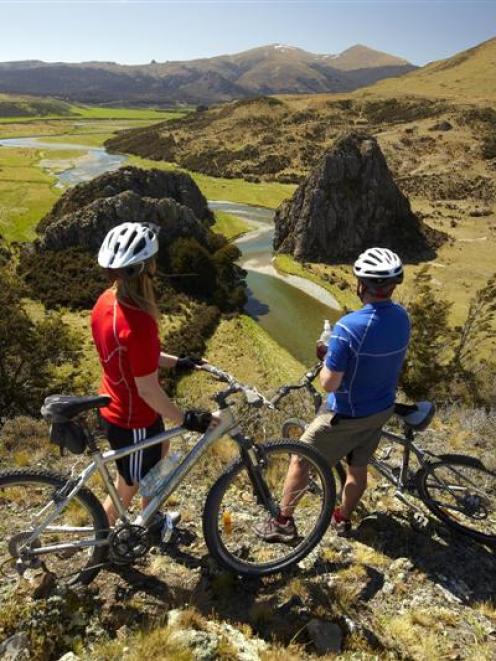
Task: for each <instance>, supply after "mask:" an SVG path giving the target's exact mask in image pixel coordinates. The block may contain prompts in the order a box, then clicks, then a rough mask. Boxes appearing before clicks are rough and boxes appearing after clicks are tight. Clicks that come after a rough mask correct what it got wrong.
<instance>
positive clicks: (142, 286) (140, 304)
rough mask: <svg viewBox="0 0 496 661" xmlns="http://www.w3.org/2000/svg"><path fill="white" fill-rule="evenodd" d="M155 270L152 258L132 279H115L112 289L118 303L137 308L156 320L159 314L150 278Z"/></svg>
mask: <svg viewBox="0 0 496 661" xmlns="http://www.w3.org/2000/svg"><path fill="white" fill-rule="evenodd" d="M155 268H156V266H155V258H153V257H152V258H151V259H149V260H148V261H147V262H145V264H144V268H143V270H142V271H141V273H140V274H139V275H137V276H135V277H132V278H126V277H123V278H117V280H116V281H115V282H114V287H113V288H114V291H115V295H116V298H117V300H118V301H119V303H121V304H122V305H128V306H129V305H131V306H133V307H137V308H139V309H140V310H143V311H144V312H147V313H148V314H149V315H151V316H152V317H153V318H154V319H155V320H157V319H158V317H159V314H160V312H159V309H158V306H157V300H156V298H155V290H154V288H153V281H152V278H151V276H153V274H154V273H155Z"/></svg>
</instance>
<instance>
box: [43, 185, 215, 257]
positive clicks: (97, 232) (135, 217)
mask: <svg viewBox="0 0 496 661" xmlns="http://www.w3.org/2000/svg"><path fill="white" fill-rule="evenodd" d="M126 221H139V222H144V223H155V224H156V225H158V226H159V227H160V232H159V242H160V244H161V245H162V246H167V245H168V244H170V243H171V242H172V241H173V240H174V239H176V238H178V237H188V238H194V239H196V240H197V241H199V242H200V243H201V244H205V242H206V238H207V232H208V229H207V227H205V225H204V224H203V223H202V222H201V221H200V220H198V218H197V217H196V215H195V213H194V212H193V210H192V209H191V208H190V207H187V206H183V205H182V204H179V203H177V202H175V201H174V200H173V199H172V198H169V197H163V198H162V199H157V198H152V197H140V196H139V195H138V194H137V193H134V192H132V191H130V190H125V191H124V192H119V193H117V194H116V195H114V196H112V197H103V198H102V197H101V198H99V199H95V200H94V201H91V202H90V203H89V204H87V205H86V206H83V207H82V208H80V209H78V210H74V211H73V212H68V213H66V214H64V215H61V216H60V217H58V218H57V217H56V218H54V219H53V220H52V221H51V222H50V224H49V225H48V226H47V227H46V229H45V230H44V233H43V235H42V236H41V238H40V239H39V241H38V242H37V244H38V245H37V247H38V249H40V250H65V249H66V248H70V247H79V248H82V249H84V250H87V251H89V252H91V253H96V252H98V249H99V248H100V245H101V243H102V241H103V239H104V238H105V235H106V234H107V232H108V231H109V230H110V229H112V227H115V226H116V225H119V224H120V223H123V222H126Z"/></svg>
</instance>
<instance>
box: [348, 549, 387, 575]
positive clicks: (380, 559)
mask: <svg viewBox="0 0 496 661" xmlns="http://www.w3.org/2000/svg"><path fill="white" fill-rule="evenodd" d="M354 552H355V553H354V558H353V559H354V561H355V562H357V563H359V564H361V565H372V566H373V567H378V568H381V569H384V568H386V567H388V566H389V565H390V564H391V558H388V556H386V555H384V554H383V553H380V552H379V551H376V550H375V549H374V548H371V547H370V546H366V545H365V544H360V543H359V542H357V543H355V544H354Z"/></svg>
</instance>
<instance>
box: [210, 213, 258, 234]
mask: <svg viewBox="0 0 496 661" xmlns="http://www.w3.org/2000/svg"><path fill="white" fill-rule="evenodd" d="M250 228H251V226H250V224H249V223H247V222H245V221H244V220H241V218H238V217H237V216H232V215H231V214H230V213H225V212H224V211H216V213H215V225H214V226H213V227H212V229H213V231H214V232H217V233H218V234H223V235H224V236H225V237H226V238H227V239H235V238H237V237H238V236H240V234H244V233H245V232H248V231H249V230H250Z"/></svg>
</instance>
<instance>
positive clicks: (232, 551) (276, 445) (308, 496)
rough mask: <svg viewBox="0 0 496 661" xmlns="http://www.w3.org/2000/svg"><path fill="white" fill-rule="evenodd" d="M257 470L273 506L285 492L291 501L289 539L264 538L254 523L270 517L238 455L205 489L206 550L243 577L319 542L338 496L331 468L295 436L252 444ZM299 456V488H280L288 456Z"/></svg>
mask: <svg viewBox="0 0 496 661" xmlns="http://www.w3.org/2000/svg"><path fill="white" fill-rule="evenodd" d="M256 448H257V454H258V463H257V468H256V470H257V472H258V475H259V477H260V478H261V480H262V483H263V485H264V492H265V494H266V495H268V497H269V499H270V500H271V501H272V503H274V504H275V505H276V506H277V505H278V504H279V503H280V501H281V499H282V498H283V495H284V496H285V497H286V498H288V497H289V499H290V500H291V502H292V503H293V504H294V508H295V509H294V515H293V516H294V523H295V525H296V531H297V532H296V535H295V538H294V539H293V540H291V541H288V540H286V541H274V540H272V541H267V540H265V539H263V538H261V537H260V536H259V535H257V534H256V532H255V526H259V524H260V523H261V522H263V521H264V520H267V519H268V518H270V517H271V514H270V512H269V511H268V510H267V508H266V504H264V502H262V501H263V500H265V502H267V500H266V499H264V498H260V497H259V495H258V491H257V489H255V488H254V486H253V481H252V478H253V476H251V477H250V475H249V472H248V469H247V466H246V464H245V463H244V462H243V461H242V460H239V461H237V462H235V463H234V464H233V465H232V466H231V467H230V468H228V470H227V471H226V472H225V473H224V474H223V475H221V477H220V478H219V479H218V480H217V482H216V483H215V484H214V486H213V487H212V489H211V491H210V493H209V494H208V497H207V501H206V504H205V510H204V513H203V533H204V536H205V541H206V543H207V546H208V549H209V551H210V553H211V554H212V555H213V556H214V558H215V559H216V560H217V561H218V562H219V563H220V564H222V565H223V566H224V567H226V568H227V569H229V570H231V571H233V572H235V573H237V574H242V575H245V576H265V575H267V574H272V573H275V572H278V571H281V570H283V569H287V568H288V567H290V566H291V565H293V564H295V563H297V562H299V561H300V560H301V559H302V558H304V557H305V556H306V555H308V553H310V551H311V550H312V549H313V548H314V547H315V546H316V545H317V544H318V543H319V541H320V540H321V538H322V536H323V535H324V533H325V531H326V529H327V527H328V525H329V521H330V518H331V513H332V509H333V507H334V503H335V498H336V487H335V483H334V478H333V476H332V471H330V470H329V467H328V466H327V464H326V462H325V460H324V458H323V457H322V456H321V455H320V454H319V453H318V452H317V451H316V450H314V449H313V448H312V447H310V446H308V445H306V444H304V443H298V442H297V441H287V440H283V441H276V442H272V443H267V444H265V445H259V446H256ZM295 459H298V460H299V462H300V464H299V465H300V466H301V467H302V470H303V474H304V475H305V478H304V480H303V482H302V483H300V484H299V486H298V488H297V489H293V490H291V489H290V490H289V491H288V487H287V486H286V488H284V485H285V480H286V476H287V474H288V469H289V466H290V463H291V461H294V460H295Z"/></svg>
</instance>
